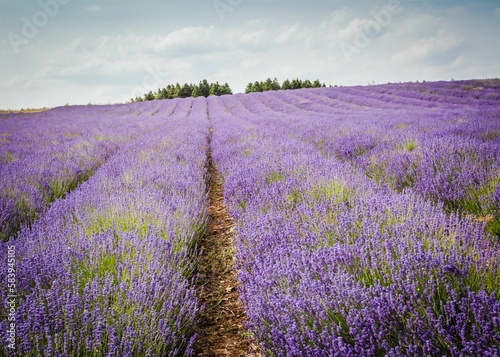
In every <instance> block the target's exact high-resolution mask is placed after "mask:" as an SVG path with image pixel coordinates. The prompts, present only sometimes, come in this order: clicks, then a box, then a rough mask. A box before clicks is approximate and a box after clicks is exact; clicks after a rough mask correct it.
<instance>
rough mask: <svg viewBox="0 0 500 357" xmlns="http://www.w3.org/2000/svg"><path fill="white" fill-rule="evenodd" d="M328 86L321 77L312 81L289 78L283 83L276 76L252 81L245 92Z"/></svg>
mask: <svg viewBox="0 0 500 357" xmlns="http://www.w3.org/2000/svg"><path fill="white" fill-rule="evenodd" d="M320 87H326V85H325V83H321V82H320V81H319V79H316V80H315V81H313V82H311V81H310V80H309V79H306V80H300V79H298V78H296V79H292V80H289V79H288V78H287V79H285V80H284V81H283V83H282V84H280V83H279V82H278V80H277V79H276V78H274V79H271V78H268V79H266V80H265V81H262V82H259V81H255V82H254V83H252V82H250V83H248V85H247V86H246V88H245V93H252V92H266V91H269V90H280V89H281V90H289V89H301V88H320Z"/></svg>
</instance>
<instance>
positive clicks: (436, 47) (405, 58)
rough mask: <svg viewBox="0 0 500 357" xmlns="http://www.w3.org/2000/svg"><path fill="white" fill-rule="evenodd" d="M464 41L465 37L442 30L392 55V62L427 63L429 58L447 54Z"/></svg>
mask: <svg viewBox="0 0 500 357" xmlns="http://www.w3.org/2000/svg"><path fill="white" fill-rule="evenodd" d="M462 43H463V38H461V37H458V36H456V35H453V34H450V33H445V32H443V31H442V32H440V33H438V34H437V35H436V36H434V37H430V38H425V39H420V40H418V41H416V42H415V43H413V44H411V45H410V47H408V48H407V49H405V50H403V51H401V52H398V53H396V54H394V55H393V56H392V57H391V63H393V64H409V63H414V62H420V63H425V61H427V60H430V59H433V58H436V57H439V56H442V55H444V54H446V53H447V52H448V51H449V50H451V49H454V48H456V47H458V46H460V45H461V44H462Z"/></svg>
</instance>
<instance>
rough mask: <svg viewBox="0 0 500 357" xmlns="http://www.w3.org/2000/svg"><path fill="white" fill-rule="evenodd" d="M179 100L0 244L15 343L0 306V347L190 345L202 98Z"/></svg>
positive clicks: (174, 351)
mask: <svg viewBox="0 0 500 357" xmlns="http://www.w3.org/2000/svg"><path fill="white" fill-rule="evenodd" d="M178 104H179V105H178V108H177V109H176V111H175V113H174V114H173V115H172V116H170V117H169V118H166V117H163V119H164V124H163V125H162V126H161V127H160V128H158V129H157V130H155V131H153V132H151V133H149V134H147V135H143V136H141V137H139V138H138V139H137V140H135V141H133V142H131V143H129V144H126V145H124V146H123V147H122V149H121V150H120V151H119V152H118V153H117V154H116V155H114V156H113V157H112V158H110V159H109V160H107V161H106V163H105V164H104V165H102V166H101V167H100V168H99V169H98V170H97V171H96V172H95V174H94V175H93V176H92V177H91V178H90V179H89V180H88V181H86V182H84V183H82V184H81V185H80V186H79V187H78V188H77V189H75V190H73V191H72V192H71V193H69V194H68V195H67V196H66V197H64V198H63V199H60V200H57V201H56V202H55V203H54V204H53V205H52V206H51V207H50V209H49V210H48V211H47V213H46V214H45V215H43V216H42V217H41V218H40V219H39V220H37V221H36V222H35V223H34V224H33V226H32V228H31V229H27V228H26V229H23V230H22V231H21V232H20V234H19V237H18V239H16V240H14V241H11V242H10V243H8V244H3V245H2V256H4V251H6V249H7V245H14V246H15V247H16V260H17V265H16V270H17V285H16V294H17V295H18V299H17V302H18V307H17V312H16V315H15V316H16V329H17V341H16V350H15V351H13V350H10V349H8V348H7V346H8V344H7V343H6V342H7V341H8V340H7V339H8V335H7V333H6V331H7V330H8V329H7V326H8V321H7V313H6V311H7V310H6V309H2V310H1V311H2V313H1V315H0V321H1V322H0V331H1V333H2V336H1V339H2V349H3V350H2V352H3V355H6V356H83V355H85V356H120V357H121V356H138V355H140V356H179V355H191V346H192V344H193V341H194V339H195V338H196V335H195V334H194V328H195V326H196V323H197V318H198V313H199V309H200V306H199V303H198V300H197V297H196V293H195V290H194V287H193V284H192V281H191V280H192V276H193V271H194V268H195V259H196V254H195V247H196V244H197V240H198V239H199V236H200V235H201V234H202V232H203V230H204V226H205V221H206V211H207V194H206V187H205V180H206V158H207V150H208V133H209V129H208V120H207V111H206V103H205V100H204V99H195V100H191V99H186V100H182V101H179V103H178ZM5 254H6V252H5ZM0 279H1V280H2V281H6V271H5V269H4V268H2V271H1V273H0ZM6 295H7V291H6V290H5V289H2V291H1V298H2V301H7V300H6Z"/></svg>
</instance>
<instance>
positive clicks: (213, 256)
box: [194, 155, 251, 357]
mask: <svg viewBox="0 0 500 357" xmlns="http://www.w3.org/2000/svg"><path fill="white" fill-rule="evenodd" d="M208 160H209V175H210V181H209V187H210V193H209V199H210V207H209V216H210V220H209V224H208V227H207V233H206V234H205V236H204V237H203V239H202V241H201V247H202V252H201V255H200V265H199V274H200V279H199V282H198V297H199V299H200V301H201V303H202V304H205V312H204V314H203V315H202V321H201V323H200V332H199V337H198V340H197V342H196V344H195V349H194V351H195V356H210V357H212V356H214V357H215V356H231V357H239V356H250V355H251V354H250V353H249V352H248V351H249V344H248V339H247V338H245V337H244V335H243V334H244V332H245V329H244V321H245V311H244V309H243V304H242V303H241V301H240V299H239V294H238V289H237V285H238V280H237V277H236V271H235V270H234V267H233V261H234V260H233V259H234V253H235V247H234V243H233V236H234V233H235V222H234V220H233V219H232V217H231V216H230V214H229V211H228V209H227V207H226V205H225V204H224V198H223V191H222V184H221V181H220V178H219V177H218V175H217V170H216V168H215V166H214V165H213V162H212V159H211V157H210V155H209V158H208Z"/></svg>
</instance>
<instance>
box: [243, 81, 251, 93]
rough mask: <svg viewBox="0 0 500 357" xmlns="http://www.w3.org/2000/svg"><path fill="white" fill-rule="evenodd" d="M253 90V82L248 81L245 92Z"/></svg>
mask: <svg viewBox="0 0 500 357" xmlns="http://www.w3.org/2000/svg"><path fill="white" fill-rule="evenodd" d="M252 92H253V83H251V82H250V83H248V84H247V86H246V88H245V93H252Z"/></svg>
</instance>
